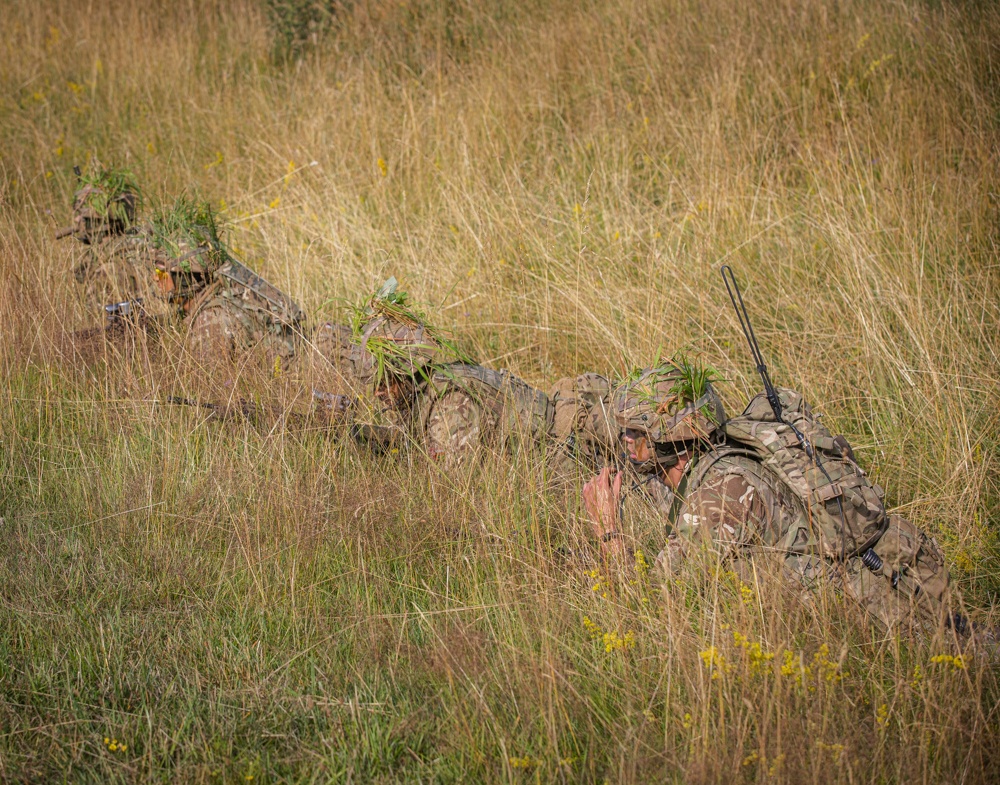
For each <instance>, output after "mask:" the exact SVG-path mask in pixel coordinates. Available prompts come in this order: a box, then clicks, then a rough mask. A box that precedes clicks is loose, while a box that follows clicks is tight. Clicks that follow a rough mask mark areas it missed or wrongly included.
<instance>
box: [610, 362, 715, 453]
mask: <svg viewBox="0 0 1000 785" xmlns="http://www.w3.org/2000/svg"><path fill="white" fill-rule="evenodd" d="M686 382H687V379H686V375H685V374H684V372H682V371H681V369H680V368H678V367H676V366H673V365H666V366H660V367H657V368H648V369H646V370H644V371H643V372H642V373H641V374H640V375H639V378H637V379H635V380H633V381H629V382H625V383H624V384H622V385H621V386H620V387H619V388H618V389H617V390H615V393H614V397H613V399H612V410H613V412H614V415H615V419H616V421H617V422H618V425H619V426H620V427H621V428H622V429H623V430H633V431H640V432H641V433H643V434H645V435H646V436H647V437H648V439H649V440H650V441H651V442H652V443H653V444H654V445H657V446H659V447H660V448H661V449H659V450H657V453H658V455H659V454H660V453H662V452H664V451H663V450H662V448H663V447H669V446H670V445H671V444H677V443H684V442H693V441H702V440H707V439H708V438H710V437H711V435H712V434H713V433H714V432H715V431H717V430H718V429H719V427H720V426H721V425H722V424H723V423H724V422H725V421H726V410H725V409H724V408H723V406H722V400H721V399H720V398H719V395H718V393H716V392H715V389H714V388H713V387H712V385H711V384H710V383H709V382H708V381H707V380H706V381H705V382H704V385H703V388H702V390H701V393H702V394H701V395H700V396H699V397H698V399H697V400H695V401H692V400H691V399H690V392H689V391H685V390H684V387H685V386H688V387H689V389H690V386H689V385H687V384H686ZM685 392H688V394H687V395H685ZM668 452H669V453H670V454H671V455H672V454H674V453H676V449H672V450H668ZM658 462H661V463H662V462H664V461H662V460H660V461H658Z"/></svg>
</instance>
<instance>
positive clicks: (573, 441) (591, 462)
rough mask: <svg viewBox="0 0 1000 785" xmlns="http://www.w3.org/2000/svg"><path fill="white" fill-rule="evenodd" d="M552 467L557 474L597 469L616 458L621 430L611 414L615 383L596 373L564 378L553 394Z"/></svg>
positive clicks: (550, 451) (550, 438) (554, 388)
mask: <svg viewBox="0 0 1000 785" xmlns="http://www.w3.org/2000/svg"><path fill="white" fill-rule="evenodd" d="M549 400H550V401H551V402H552V425H551V427H550V428H549V433H548V437H549V441H550V447H549V465H550V467H551V468H553V469H554V470H556V471H560V472H561V471H566V470H572V469H573V468H576V467H579V466H580V465H581V464H583V465H584V466H586V467H587V468H591V469H596V468H600V467H602V466H605V465H608V464H609V463H611V462H612V461H613V460H614V458H615V457H616V455H617V453H618V451H619V449H620V447H619V435H620V429H619V427H618V425H617V423H615V421H614V417H613V416H612V412H611V383H610V382H609V381H608V379H607V378H606V377H604V376H601V375H600V374H596V373H584V374H581V375H580V376H577V377H575V378H565V379H560V380H559V381H557V382H556V383H555V385H553V387H552V391H551V392H550V393H549Z"/></svg>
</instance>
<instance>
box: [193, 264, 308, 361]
mask: <svg viewBox="0 0 1000 785" xmlns="http://www.w3.org/2000/svg"><path fill="white" fill-rule="evenodd" d="M214 278H215V282H214V284H213V285H212V287H210V288H209V289H206V291H205V295H204V296H203V297H204V299H202V300H200V301H199V303H198V305H197V307H196V309H193V313H192V317H193V318H192V322H191V330H190V337H189V341H190V346H191V349H192V351H194V352H195V354H198V355H200V356H202V357H204V358H206V359H209V358H217V357H216V355H218V354H219V352H220V351H221V352H223V353H224V354H225V353H228V352H231V351H233V350H235V349H236V348H238V347H248V346H252V345H257V344H259V345H264V346H266V347H267V348H268V349H271V350H274V351H275V353H276V354H277V356H278V357H281V358H282V359H283V360H287V359H288V358H290V357H292V356H293V354H294V352H295V334H296V332H297V331H298V326H299V323H300V322H301V321H302V320H303V319H304V318H305V315H304V313H303V312H302V309H301V308H299V306H298V305H296V303H295V302H294V301H293V300H292V299H291V298H290V297H288V296H287V295H286V294H284V293H283V292H281V291H280V290H279V289H277V288H276V287H274V286H272V285H271V284H270V283H268V282H267V281H265V280H264V279H263V278H261V277H260V276H259V275H257V274H256V273H255V272H253V271H252V270H251V269H250V268H249V267H247V266H246V265H244V264H243V263H242V262H239V261H237V260H236V259H233V258H231V257H230V258H228V259H227V261H226V262H225V264H223V265H222V266H221V267H219V268H218V270H216V271H215V273H214Z"/></svg>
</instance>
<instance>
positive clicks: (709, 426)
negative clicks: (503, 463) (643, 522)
mask: <svg viewBox="0 0 1000 785" xmlns="http://www.w3.org/2000/svg"><path fill="white" fill-rule="evenodd" d="M691 371H692V367H691V366H690V365H687V364H686V363H683V362H682V363H678V364H677V365H668V366H662V367H658V368H652V369H648V370H646V371H645V372H643V373H642V375H641V376H640V377H639V378H638V379H636V380H634V381H631V382H627V383H625V384H623V385H621V386H620V387H619V388H618V389H617V390H616V391H615V393H614V397H613V404H614V409H615V417H616V419H617V421H618V424H619V426H620V427H621V428H622V435H623V444H624V447H625V453H626V455H627V458H628V462H629V464H630V465H631V468H632V469H633V470H634V471H636V472H638V474H639V476H640V483H639V486H640V487H641V489H642V491H643V495H644V497H645V498H646V499H647V500H648V501H649V503H650V505H651V506H652V508H653V509H654V510H655V512H656V514H657V517H658V518H659V519H660V520H662V521H663V522H664V523H665V524H666V531H667V537H666V545H665V547H664V548H663V550H662V551H661V552H660V554H659V555H658V557H657V564H658V566H659V568H660V570H661V571H662V573H663V576H664V577H665V578H666V579H667V580H668V581H669V579H670V578H672V577H673V576H674V575H675V574H676V573H677V571H678V570H679V568H680V566H681V565H682V564H683V563H684V562H685V560H687V559H688V558H689V557H690V556H691V554H692V552H693V551H694V550H696V549H698V548H700V547H704V548H707V549H709V550H711V551H714V552H715V553H716V554H717V555H718V556H719V557H720V558H725V559H730V560H732V563H733V565H734V568H735V569H737V570H739V569H740V568H741V565H742V566H745V565H747V564H749V563H751V561H752V560H753V559H754V558H759V557H760V556H761V555H762V554H765V553H770V554H776V555H777V558H778V559H780V561H781V564H782V573H783V574H784V575H785V576H786V577H787V578H790V579H792V580H794V581H795V582H796V583H797V584H799V585H801V586H804V587H806V588H809V587H812V586H815V585H816V584H817V582H819V581H831V582H833V583H834V584H835V585H836V586H838V587H839V588H840V590H841V591H843V593H844V594H845V595H847V596H848V597H850V598H852V599H853V600H855V601H857V602H858V603H859V604H860V605H861V606H862V607H863V608H864V609H865V611H867V612H868V613H869V614H870V615H871V616H873V617H874V618H875V619H877V620H878V621H879V622H880V623H881V624H883V625H885V626H886V627H888V628H900V627H902V628H906V629H924V630H931V629H936V628H937V627H938V626H939V625H940V624H942V623H943V624H950V625H953V626H955V627H956V629H958V630H959V631H962V628H964V626H965V621H964V619H963V618H962V617H961V616H959V615H958V614H954V613H952V612H951V608H950V599H951V598H950V592H949V578H948V570H947V568H946V566H945V562H944V556H943V554H942V552H941V550H940V548H939V547H938V545H937V543H936V542H935V541H934V540H933V539H932V538H930V537H928V536H927V535H926V534H925V533H924V532H922V531H920V530H919V529H917V528H916V527H915V526H914V525H913V524H912V523H910V522H909V521H908V520H906V519H905V518H902V517H901V516H899V515H894V514H889V513H888V512H887V511H886V509H885V506H884V503H883V499H884V493H883V491H882V489H881V488H879V487H878V486H877V485H874V484H873V483H871V482H870V481H869V480H868V478H867V476H866V475H865V472H864V471H863V470H862V469H861V468H860V466H859V465H858V464H857V462H856V460H855V457H854V452H853V450H852V449H851V447H850V445H849V444H848V442H847V440H846V439H845V438H844V437H843V436H836V437H834V436H833V435H832V434H831V433H830V432H829V431H828V430H827V429H826V428H825V427H824V426H823V425H821V424H820V422H819V420H818V418H817V417H816V416H814V415H813V413H812V410H811V408H810V407H809V405H808V404H807V403H805V401H804V400H803V399H802V396H801V395H800V394H798V393H796V392H794V391H792V390H785V389H781V390H777V391H776V392H777V394H778V397H779V399H780V405H781V414H782V417H781V418H780V419H779V418H777V417H776V416H775V413H774V412H773V410H772V409H771V405H770V403H769V401H768V400H767V397H766V396H765V395H763V394H762V395H758V396H757V397H755V398H754V399H753V400H751V401H750V404H749V405H748V406H747V408H746V410H745V411H744V412H743V414H742V415H740V416H739V417H735V418H732V419H727V417H726V413H725V410H724V408H723V406H722V401H721V400H720V399H719V397H718V395H717V394H716V392H715V390H714V388H713V387H712V385H711V383H710V381H709V377H708V376H706V375H704V374H703V373H699V372H698V371H697V369H695V373H694V374H693V375H692V373H691ZM692 378H694V379H695V380H696V382H695V384H692V383H691V382H692ZM699 379H700V381H701V383H700V384H699V383H698V382H697V380H699ZM807 444H808V445H809V448H808V449H807V448H806V446H805V445H807ZM624 477H625V474H624V473H623V472H618V473H614V472H613V471H612V470H611V469H610V468H605V469H603V470H602V471H601V472H600V474H598V475H597V476H596V477H594V478H593V479H592V480H590V482H588V483H587V484H586V485H585V486H584V503H585V506H586V509H587V512H588V515H589V517H590V519H591V521H592V523H593V525H594V529H595V532H596V534H597V535H598V537H599V538H600V541H601V545H602V549H603V550H604V551H605V552H608V553H611V552H616V551H621V550H623V549H624V547H625V546H624V542H623V539H622V537H623V535H622V533H621V530H620V528H619V516H620V504H621V499H622V483H623V480H624Z"/></svg>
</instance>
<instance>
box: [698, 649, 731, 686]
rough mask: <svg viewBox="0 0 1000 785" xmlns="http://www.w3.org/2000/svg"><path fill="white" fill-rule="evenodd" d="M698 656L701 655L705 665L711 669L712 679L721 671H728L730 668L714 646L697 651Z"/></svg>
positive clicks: (718, 675) (718, 676)
mask: <svg viewBox="0 0 1000 785" xmlns="http://www.w3.org/2000/svg"><path fill="white" fill-rule="evenodd" d="M698 656H699V657H701V661H702V662H703V663H704V665H705V667H706V668H708V669H709V670H710V671H711V673H712V678H713V679H718V678H720V675H721V674H722V673H723V672H726V673H728V672H729V671H730V670H732V666H730V665H729V664H728V663H727V662H726V660H725V658H724V657H723V656H722V655H721V654H720V653H719V650H718V649H717V648H715V646H709V647H708V648H707V649H705V650H704V651H700V652H698Z"/></svg>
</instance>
